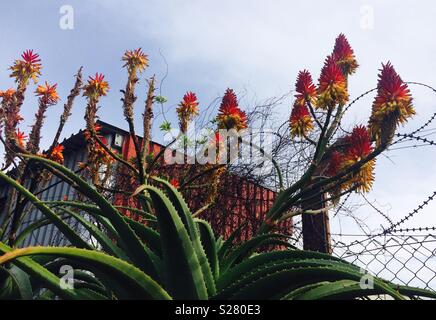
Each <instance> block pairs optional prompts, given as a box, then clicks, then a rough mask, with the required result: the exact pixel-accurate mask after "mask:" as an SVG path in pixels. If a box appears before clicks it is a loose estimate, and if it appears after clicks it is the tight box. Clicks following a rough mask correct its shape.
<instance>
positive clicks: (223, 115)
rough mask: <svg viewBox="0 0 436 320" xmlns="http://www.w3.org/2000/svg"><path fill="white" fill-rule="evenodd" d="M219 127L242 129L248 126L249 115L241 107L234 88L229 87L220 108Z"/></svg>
mask: <svg viewBox="0 0 436 320" xmlns="http://www.w3.org/2000/svg"><path fill="white" fill-rule="evenodd" d="M217 120H218V128H220V129H228V130H230V129H236V130H241V129H245V128H247V115H246V113H245V112H244V111H242V110H241V109H239V106H238V99H237V97H236V94H235V93H234V92H233V90H232V89H227V90H226V93H225V94H224V97H223V100H222V102H221V106H220V108H219V110H218V116H217Z"/></svg>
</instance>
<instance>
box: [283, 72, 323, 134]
mask: <svg viewBox="0 0 436 320" xmlns="http://www.w3.org/2000/svg"><path fill="white" fill-rule="evenodd" d="M295 91H296V92H297V94H296V95H295V99H296V100H295V102H294V106H293V108H292V112H291V116H290V119H289V128H290V131H291V135H292V136H294V137H307V134H308V133H309V132H310V131H312V130H313V120H312V117H311V115H310V113H309V109H308V107H309V108H312V106H313V105H315V104H316V102H317V90H316V86H315V85H314V84H313V81H312V76H311V75H310V73H309V71H307V70H303V71H300V72H299V73H298V77H297V81H296V83H295Z"/></svg>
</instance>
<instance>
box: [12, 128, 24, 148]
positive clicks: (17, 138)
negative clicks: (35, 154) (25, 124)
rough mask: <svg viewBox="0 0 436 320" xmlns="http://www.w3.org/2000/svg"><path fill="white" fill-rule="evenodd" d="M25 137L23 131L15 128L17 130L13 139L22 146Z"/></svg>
mask: <svg viewBox="0 0 436 320" xmlns="http://www.w3.org/2000/svg"><path fill="white" fill-rule="evenodd" d="M26 139H27V135H26V134H24V132H22V131H21V130H20V129H17V131H16V132H15V141H16V143H17V144H18V145H19V146H20V147H22V148H24V146H25V144H26Z"/></svg>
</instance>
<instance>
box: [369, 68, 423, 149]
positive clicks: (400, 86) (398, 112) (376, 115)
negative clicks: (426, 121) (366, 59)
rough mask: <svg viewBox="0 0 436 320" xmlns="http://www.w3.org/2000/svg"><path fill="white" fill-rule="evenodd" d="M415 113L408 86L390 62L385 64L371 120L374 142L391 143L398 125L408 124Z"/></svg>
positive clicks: (370, 128)
mask: <svg viewBox="0 0 436 320" xmlns="http://www.w3.org/2000/svg"><path fill="white" fill-rule="evenodd" d="M415 113H416V112H415V110H414V108H413V105H412V96H411V94H410V91H409V89H408V87H407V84H406V83H404V82H403V80H402V79H401V77H400V76H399V75H398V74H397V72H396V71H395V69H394V67H393V66H392V64H391V63H390V62H388V63H387V64H383V65H382V69H381V73H380V74H379V80H378V84H377V96H376V97H375V99H374V102H373V104H372V114H371V117H370V119H369V130H370V132H371V136H372V138H373V140H375V141H376V143H377V145H380V144H381V143H382V142H383V143H387V142H390V140H391V139H392V137H393V134H394V133H395V130H396V128H397V127H398V125H399V124H404V123H405V122H407V120H408V119H409V118H411V117H412V116H413V115H414V114H415Z"/></svg>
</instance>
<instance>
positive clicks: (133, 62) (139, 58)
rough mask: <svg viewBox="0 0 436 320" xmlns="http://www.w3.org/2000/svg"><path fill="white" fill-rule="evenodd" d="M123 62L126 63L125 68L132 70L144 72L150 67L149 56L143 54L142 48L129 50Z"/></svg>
mask: <svg viewBox="0 0 436 320" xmlns="http://www.w3.org/2000/svg"><path fill="white" fill-rule="evenodd" d="M122 60H123V61H125V62H126V63H125V64H124V65H123V67H128V68H129V69H131V70H138V71H139V72H142V71H144V70H145V68H146V67H148V56H147V55H146V54H145V53H144V52H142V49H141V48H138V49H136V50H127V51H126V52H125V53H124V55H123V57H122Z"/></svg>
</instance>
